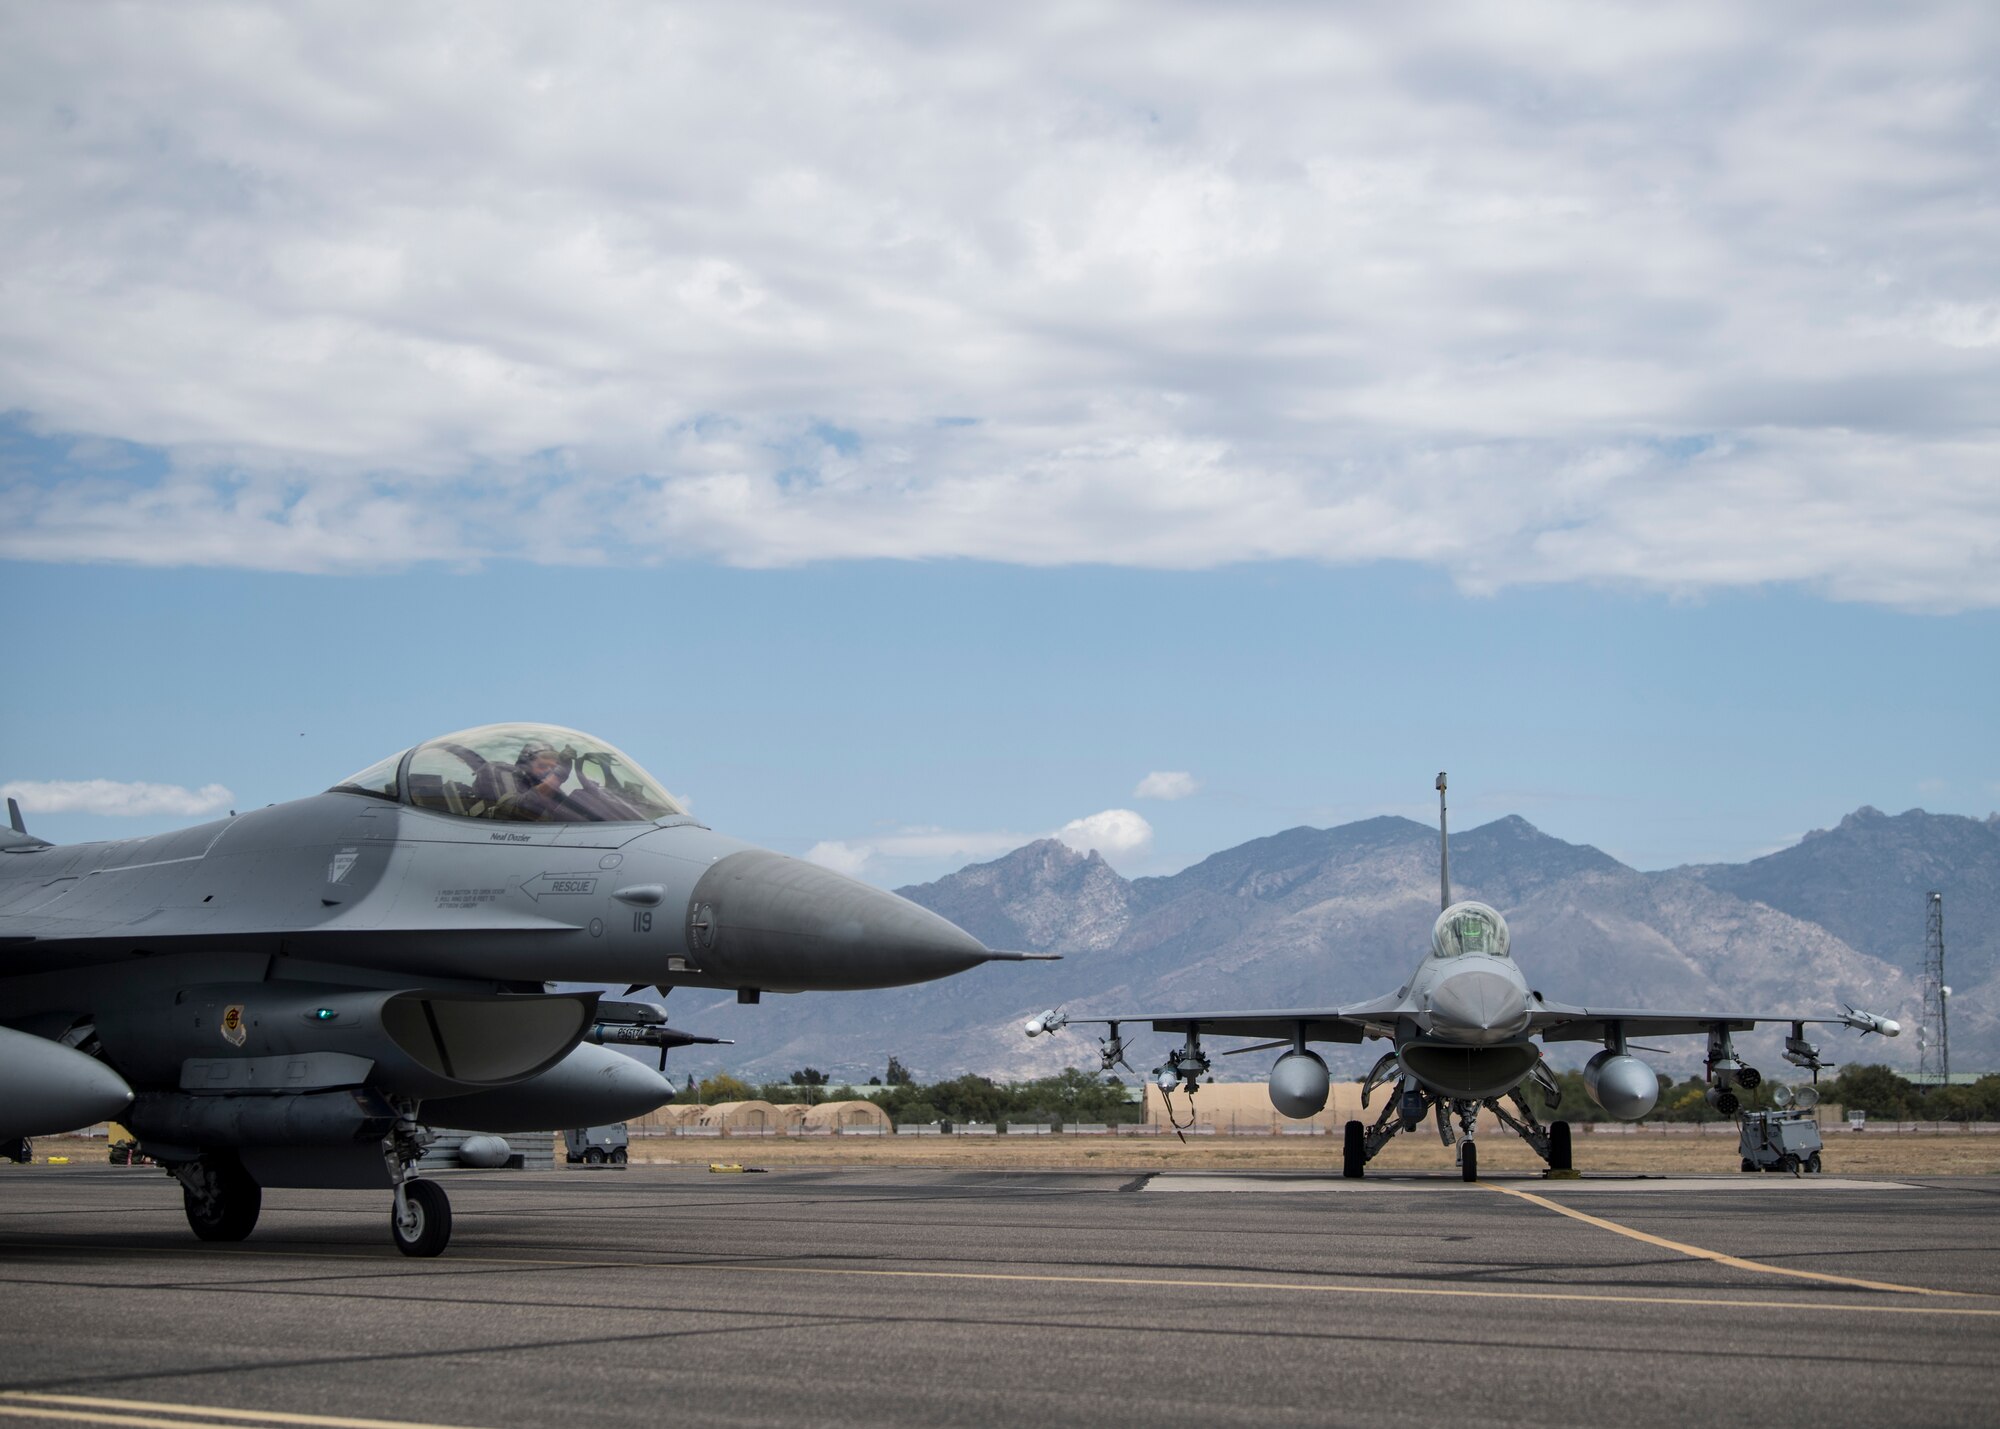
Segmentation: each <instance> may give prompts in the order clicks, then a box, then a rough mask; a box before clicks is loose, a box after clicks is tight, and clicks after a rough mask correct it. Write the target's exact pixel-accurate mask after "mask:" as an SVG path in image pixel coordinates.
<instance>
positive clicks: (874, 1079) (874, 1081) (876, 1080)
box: [868, 1077, 882, 1087]
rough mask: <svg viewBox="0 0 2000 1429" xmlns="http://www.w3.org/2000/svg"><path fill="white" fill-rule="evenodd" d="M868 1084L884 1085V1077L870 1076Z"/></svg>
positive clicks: (874, 1085)
mask: <svg viewBox="0 0 2000 1429" xmlns="http://www.w3.org/2000/svg"><path fill="white" fill-rule="evenodd" d="M868 1085H869V1086H871V1087H879V1086H881V1085H882V1079H881V1078H880V1077H870V1078H869V1079H868Z"/></svg>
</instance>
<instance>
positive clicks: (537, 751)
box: [473, 744, 589, 823]
mask: <svg viewBox="0 0 2000 1429" xmlns="http://www.w3.org/2000/svg"><path fill="white" fill-rule="evenodd" d="M568 777H569V766H568V765H567V764H565V763H564V762H563V758H562V756H561V755H560V754H558V753H556V751H555V750H554V749H551V748H550V747H549V746H548V745H546V744H541V745H536V744H530V745H526V746H524V747H523V748H522V750H521V752H520V753H519V754H518V755H516V756H515V758H514V762H513V763H512V764H502V763H500V761H498V760H497V759H496V760H491V761H489V762H487V763H486V764H484V765H482V766H481V767H480V770H479V774H478V777H477V778H476V779H475V780H474V781H473V792H474V793H475V794H477V795H478V796H479V797H480V798H482V799H484V800H486V802H487V806H488V807H489V808H490V809H491V810H492V813H491V815H490V816H489V817H494V818H501V819H521V820H525V821H528V822H531V823H582V822H584V821H586V820H587V819H588V818H589V815H587V814H585V813H583V812H581V811H580V810H576V809H570V808H566V807H565V805H566V804H568V802H569V798H568V796H567V795H566V794H564V793H563V781H564V780H565V779H567V778H568Z"/></svg>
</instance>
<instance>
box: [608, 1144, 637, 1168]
mask: <svg viewBox="0 0 2000 1429" xmlns="http://www.w3.org/2000/svg"><path fill="white" fill-rule="evenodd" d="M631 1159H632V1158H631V1156H630V1155H629V1154H627V1152H626V1150H625V1148H624V1147H622V1146H620V1147H618V1148H617V1149H616V1150H614V1151H613V1152H612V1153H611V1164H612V1165H613V1166H623V1165H624V1164H625V1163H626V1162H627V1161H630V1160H631Z"/></svg>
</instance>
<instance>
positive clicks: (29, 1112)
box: [0, 1027, 132, 1141]
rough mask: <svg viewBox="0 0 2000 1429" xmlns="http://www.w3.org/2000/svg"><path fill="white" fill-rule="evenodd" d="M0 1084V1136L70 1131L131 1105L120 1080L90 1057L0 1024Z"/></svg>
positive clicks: (9, 1138)
mask: <svg viewBox="0 0 2000 1429" xmlns="http://www.w3.org/2000/svg"><path fill="white" fill-rule="evenodd" d="M0 1086H4V1087H5V1088H6V1089H7V1094H6V1096H5V1097H4V1098H0V1141H13V1140H14V1139H15V1138H17V1137H22V1136H50V1135H53V1134H55V1133H56V1132H59V1131H74V1130H76V1129H77V1128H78V1127H80V1126H89V1125H90V1124H91V1123H92V1122H95V1121H109V1120H111V1119H112V1118H113V1117H117V1116H122V1115H123V1114H124V1112H125V1108H126V1107H128V1106H130V1105H131V1104H132V1089H131V1088H130V1087H129V1086H127V1085H126V1084H125V1079H124V1078H123V1077H121V1076H119V1075H118V1074H117V1073H116V1072H114V1071H112V1070H111V1068H109V1067H107V1066H105V1065H104V1064H103V1063H102V1062H100V1061H98V1060H97V1059H96V1058H95V1057H87V1056H85V1055H84V1054H83V1053H81V1052H79V1051H77V1050H76V1049H75V1048H73V1047H65V1046H63V1045H62V1043H60V1042H51V1041H50V1040H49V1039H48V1038H46V1037H35V1036H31V1035H30V1034H28V1033H26V1032H16V1031H14V1030H13V1029H12V1028H9V1027H0Z"/></svg>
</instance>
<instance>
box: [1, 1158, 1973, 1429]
mask: <svg viewBox="0 0 2000 1429" xmlns="http://www.w3.org/2000/svg"><path fill="white" fill-rule="evenodd" d="M1496 1189H1497V1188H1496ZM1558 1209H1560V1208H1558ZM1586 1219H1590V1218H1588V1217H1586ZM1633 1234H1635V1235H1642V1234H1643V1233H1642V1232H1633ZM1666 1244H1669V1245H1671V1244H1673V1243H1672V1242H1666ZM36 1248H38V1249H42V1250H56V1249H60V1250H86V1251H88V1250H104V1249H105V1248H104V1247H100V1246H92V1245H85V1244H81V1243H77V1242H68V1243H59V1244H43V1245H40V1246H38V1247H36ZM142 1248H143V1249H146V1250H154V1251H161V1252H165V1253H167V1254H185V1255H202V1254H208V1255H214V1254H215V1251H214V1250H213V1249H212V1248H211V1247H207V1246H165V1245H162V1246H146V1247H142ZM1676 1248H1678V1247H1676ZM120 1249H121V1250H126V1251H129V1250H130V1249H132V1248H131V1247H121V1248H120ZM1688 1249H1689V1250H1691V1251H1693V1250H1695V1249H1696V1248H1694V1247H1689V1248H1688ZM1700 1253H1701V1254H1703V1255H1707V1254H1709V1252H1700ZM226 1254H227V1255H229V1256H230V1257H231V1258H234V1257H237V1256H243V1257H251V1256H256V1257H265V1258H270V1259H278V1260H344V1261H365V1262H368V1263H371V1264H374V1265H384V1264H394V1263H396V1262H391V1261H386V1260H385V1258H384V1257H382V1256H379V1255H352V1254H346V1253H344V1252H340V1251H310V1250H297V1251H285V1250H252V1249H250V1248H248V1247H241V1248H238V1249H234V1250H231V1251H228V1252H226ZM1717 1258H1725V1257H1717ZM1742 1263H1743V1264H1745V1265H1749V1266H1755V1265H1756V1262H1754V1261H1745V1262H1742ZM459 1265H466V1266H476V1265H511V1266H519V1267H521V1268H522V1269H534V1270H655V1271H657V1270H667V1271H707V1272H711V1273H714V1274H723V1275H816V1276H846V1277H851V1278H862V1279H882V1280H965V1281H983V1282H986V1283H989V1284H990V1283H1001V1284H1015V1285H1116V1286H1125V1287H1129V1288H1134V1289H1145V1290H1151V1289H1158V1288H1162V1287H1164V1288H1166V1289H1169V1290H1262V1291H1272V1290H1279V1291H1290V1292H1295V1293H1300V1294H1308V1295H1410V1296H1421V1297H1426V1298H1430V1299H1441V1300H1546V1301H1557V1302H1569V1303H1575V1302H1582V1303H1585V1304H1593V1305H1693V1306H1696V1307H1698V1308H1702V1309H1727V1310H1826V1311H1834V1312H1844V1313H1849V1314H1859V1315H1943V1316H1955V1317H1958V1318H1961V1319H1974V1320H2000V1309H1986V1308H1982V1307H1979V1306H1974V1305H1865V1304H1850V1303H1844V1302H1838V1301H1827V1300H1751V1299H1746V1298H1743V1297H1740V1296H1716V1295H1706V1296H1694V1295H1607V1294H1600V1293H1589V1292H1585V1291H1580V1290H1492V1289H1483V1288H1482V1289H1472V1288H1466V1287H1459V1286H1443V1285H1347V1284H1342V1285H1329V1284H1323V1283H1317V1282H1312V1281H1298V1280H1187V1279H1172V1280H1170V1279H1165V1278H1154V1277H1149V1276H1143V1275H1050V1274H1039V1275H1026V1274H1021V1273H1019V1272H1011V1271H992V1270H984V1271H982V1270H874V1269H867V1268H864V1267H861V1266H848V1265H722V1264H717V1263H715V1262H712V1261H708V1262H704V1261H686V1260H555V1259H542V1258H530V1257H526V1256H498V1255H454V1256H453V1257H452V1258H451V1259H450V1260H448V1261H443V1262H440V1263H439V1265H438V1269H437V1270H436V1271H433V1272H431V1273H432V1274H444V1273H448V1272H449V1271H450V1270H451V1269H452V1267H454V1266H459ZM1759 1268H1768V1269H1776V1267H1759ZM1790 1273H1794V1274H1798V1275H1807V1274H1808V1272H1805V1271H1797V1272H1790ZM1812 1278H1815V1279H1827V1280H1834V1281H1841V1280H1843V1277H1840V1276H1814V1277H1812ZM1844 1283H1846V1284H1849V1285H1853V1286H1856V1287H1862V1288H1879V1289H1884V1290H1894V1291H1898V1292H1904V1293H1914V1294H1922V1295H1942V1296H1957V1297H1959V1298H1964V1299H1982V1300H1983V1299H1990V1298H1991V1297H1989V1296H1984V1295H1974V1294H1972V1293H1971V1292H1964V1291H1956V1290H1915V1289H1914V1287H1908V1286H1879V1287H1871V1286H1870V1282H1868V1281H1865V1280H1847V1281H1844ZM188 1288H195V1289H203V1288H208V1289H216V1288H223V1287H222V1286H220V1285H217V1286H198V1287H188ZM229 1288H230V1289H231V1290H232V1292H234V1293H240V1287H237V1286H236V1285H235V1283H234V1282H230V1283H229ZM333 1422H334V1423H337V1424H340V1425H353V1424H358V1423H361V1421H358V1420H338V1421H333ZM374 1422H375V1423H378V1424H385V1425H391V1426H393V1429H448V1426H430V1425H420V1426H412V1425H406V1424H400V1423H397V1421H393V1420H383V1421H374ZM178 1429H186V1425H185V1423H180V1424H179V1425H178Z"/></svg>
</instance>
